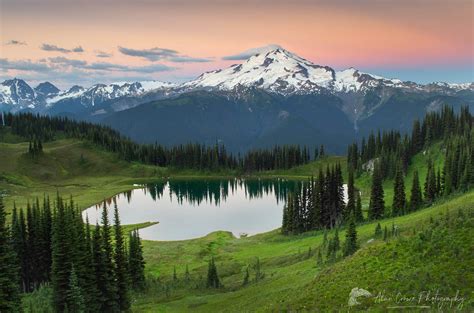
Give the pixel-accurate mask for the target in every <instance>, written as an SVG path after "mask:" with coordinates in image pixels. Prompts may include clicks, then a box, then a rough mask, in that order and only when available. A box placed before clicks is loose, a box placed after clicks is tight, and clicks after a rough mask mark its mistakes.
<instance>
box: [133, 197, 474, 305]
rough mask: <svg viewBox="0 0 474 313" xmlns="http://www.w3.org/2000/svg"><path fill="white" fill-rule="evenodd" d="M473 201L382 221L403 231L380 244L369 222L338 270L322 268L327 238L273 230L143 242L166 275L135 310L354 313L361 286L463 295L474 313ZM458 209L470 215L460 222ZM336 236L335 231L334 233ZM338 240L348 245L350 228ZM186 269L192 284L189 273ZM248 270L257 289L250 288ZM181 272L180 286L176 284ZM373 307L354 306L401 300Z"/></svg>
mask: <svg viewBox="0 0 474 313" xmlns="http://www.w3.org/2000/svg"><path fill="white" fill-rule="evenodd" d="M473 203H474V192H472V191H471V192H470V193H467V194H464V195H458V196H455V197H453V198H452V199H449V200H445V201H444V202H441V203H437V204H435V205H433V206H431V207H429V208H426V209H423V210H420V211H418V212H415V213H412V214H409V215H406V216H402V217H397V218H393V219H386V220H382V221H381V222H380V223H381V225H382V228H384V227H385V226H387V228H388V229H389V230H391V229H392V225H394V226H395V227H397V229H398V230H399V231H400V235H399V236H396V237H391V236H390V235H389V239H388V242H385V241H384V240H383V239H382V238H374V229H375V227H376V223H367V224H364V225H361V226H359V227H357V232H358V236H359V243H360V245H361V249H360V250H359V251H358V252H357V253H356V254H355V255H353V256H351V257H348V258H346V259H342V260H341V257H339V258H340V260H339V261H337V262H336V263H334V264H332V263H327V262H328V261H327V260H326V255H325V253H323V264H318V262H317V251H318V249H323V251H324V248H322V246H323V238H324V235H323V233H322V232H314V233H306V234H303V235H299V236H283V235H281V234H280V233H279V232H278V231H277V230H275V231H272V232H269V233H265V234H260V235H256V236H252V237H249V238H243V239H236V238H233V237H232V236H231V235H230V234H229V233H226V232H216V233H212V234H209V235H208V236H206V237H204V238H200V239H195V240H188V241H176V242H156V241H145V242H144V252H145V257H146V260H147V262H148V263H147V269H146V270H147V273H148V275H149V277H160V279H159V280H156V281H154V282H153V283H152V284H151V287H150V289H149V291H148V292H147V293H145V294H143V295H137V296H136V301H135V303H134V306H133V310H134V312H186V311H190V310H192V311H196V312H268V311H271V312H279V311H284V312H286V311H288V312H290V311H291V312H293V311H295V312H296V311H303V312H328V311H340V310H342V311H347V310H348V307H347V301H348V297H349V293H350V291H351V289H352V288H354V287H359V288H364V289H366V290H369V291H371V292H372V293H374V296H375V295H377V294H378V293H379V292H381V293H385V294H386V295H387V297H388V296H389V295H390V296H392V297H393V298H395V295H396V294H397V293H398V292H401V293H402V294H403V295H406V296H407V297H408V296H419V295H420V293H422V292H424V291H431V292H435V291H436V290H439V292H440V295H442V296H450V297H453V296H455V294H456V292H457V291H459V296H460V297H461V296H462V297H464V298H465V301H464V304H463V308H464V310H465V311H466V312H468V311H471V310H472V309H474V306H473V305H474V302H473V299H472V292H473V291H474V274H473V272H472V268H473V266H474V255H473V251H472V247H474V239H473V238H474V227H473V226H474V224H473V223H474V221H473V214H474V208H473V206H472V204H473ZM458 210H463V213H462V214H463V217H460V218H459V219H458V214H459V213H458ZM446 214H448V215H449V219H450V220H451V221H452V222H450V223H448V225H444V224H442V222H443V220H445V219H446ZM431 219H433V221H431ZM440 221H441V222H440ZM456 221H457V222H456ZM440 223H441V226H439V224H440ZM434 225H438V227H435V226H434ZM341 231H342V230H341ZM332 236H333V232H330V233H329V234H328V237H329V238H331V237H332ZM340 238H341V241H344V239H343V238H344V232H341V233H340ZM372 239H375V240H372ZM211 256H213V257H214V258H215V260H216V262H217V268H218V272H219V275H220V277H221V279H222V281H223V284H224V287H223V288H222V289H221V290H218V291H209V290H206V289H205V288H204V287H203V286H204V284H205V282H204V279H205V277H206V271H207V263H206V262H207V260H208V259H209V258H210V257H211ZM257 258H259V262H260V265H261V271H262V272H263V273H264V278H263V279H261V280H259V281H255V277H256V271H255V264H256V260H257ZM186 266H188V268H189V271H190V277H191V278H190V280H189V281H187V280H186V278H185V275H184V273H185V268H186ZM247 267H249V268H250V283H249V284H248V285H246V286H243V285H242V284H243V279H244V276H245V271H246V268H247ZM174 268H176V271H177V275H178V279H177V280H175V279H173V271H174ZM152 281H153V280H152ZM375 301H376V300H374V299H372V300H371V302H367V303H365V304H364V303H363V304H361V306H360V307H357V308H353V310H356V311H357V310H361V311H367V310H369V311H375V312H379V311H385V309H386V308H387V306H390V305H395V304H396V303H395V302H396V301H395V300H393V299H392V300H387V301H385V302H381V303H376V302H375ZM446 308H447V307H445V309H446ZM443 311H450V310H443Z"/></svg>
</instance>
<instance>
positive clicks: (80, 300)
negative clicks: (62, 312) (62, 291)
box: [66, 267, 86, 313]
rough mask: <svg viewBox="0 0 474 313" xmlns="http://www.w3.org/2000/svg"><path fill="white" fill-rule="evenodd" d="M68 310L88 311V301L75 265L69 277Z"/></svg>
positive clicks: (71, 311)
mask: <svg viewBox="0 0 474 313" xmlns="http://www.w3.org/2000/svg"><path fill="white" fill-rule="evenodd" d="M66 295H67V312H68V313H84V312H86V302H85V300H84V295H83V291H82V289H81V287H80V286H79V280H78V278H77V275H76V271H75V269H74V267H72V269H71V274H70V277H69V286H68V290H67V293H66Z"/></svg>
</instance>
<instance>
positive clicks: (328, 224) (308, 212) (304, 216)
mask: <svg viewBox="0 0 474 313" xmlns="http://www.w3.org/2000/svg"><path fill="white" fill-rule="evenodd" d="M360 209H361V208H360V199H359V201H358V205H357V206H354V209H353V212H349V211H347V207H346V205H345V203H344V188H343V177H342V171H341V166H340V164H337V165H334V166H332V167H329V166H328V167H327V168H326V173H324V172H323V170H322V169H320V170H319V175H318V177H317V178H311V179H310V180H309V181H308V182H307V183H305V184H303V185H302V186H301V187H298V188H296V189H295V191H294V192H290V193H288V197H287V201H286V204H285V207H284V209H283V223H282V232H283V233H284V234H298V233H302V232H305V231H309V230H317V229H324V228H332V227H334V226H336V225H337V224H338V223H339V222H341V221H342V219H344V218H346V217H349V216H350V215H351V213H354V214H356V212H355V211H356V210H360ZM357 215H359V214H358V213H357Z"/></svg>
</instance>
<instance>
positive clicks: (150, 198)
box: [83, 179, 299, 240]
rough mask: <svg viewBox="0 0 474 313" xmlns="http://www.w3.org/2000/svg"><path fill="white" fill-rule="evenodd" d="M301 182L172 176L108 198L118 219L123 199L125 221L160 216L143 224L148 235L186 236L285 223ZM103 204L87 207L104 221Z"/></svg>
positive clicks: (251, 230) (260, 229) (264, 228)
mask: <svg viewBox="0 0 474 313" xmlns="http://www.w3.org/2000/svg"><path fill="white" fill-rule="evenodd" d="M298 183H299V182H295V181H288V180H281V179H276V180H265V179H260V180H255V179H253V180H243V179H232V180H170V181H163V182H160V183H156V184H150V185H144V186H140V187H139V188H137V189H134V190H131V191H129V192H125V193H122V194H118V195H116V196H114V197H113V198H111V199H108V200H106V202H107V203H108V204H107V206H108V210H109V216H110V218H111V220H112V217H113V206H114V203H116V204H117V207H118V209H119V214H120V219H121V222H122V224H136V223H142V222H159V223H158V224H156V225H153V226H150V227H148V228H145V229H142V230H140V236H141V237H142V238H143V239H148V240H184V239H191V238H198V237H202V236H205V235H207V234H209V233H211V232H214V231H217V230H225V231H230V232H232V233H233V234H234V235H235V236H237V237H239V236H241V235H242V234H248V235H254V234H257V233H262V232H266V231H270V230H272V229H275V228H278V227H280V226H281V220H282V215H283V205H284V201H285V200H284V199H285V197H286V194H287V192H288V190H293V188H294V187H295V186H296V185H297V184H298ZM102 208H103V205H102V204H100V205H96V206H93V207H90V208H88V209H87V210H85V211H84V212H83V216H84V218H85V217H86V215H87V216H88V218H89V222H90V223H91V224H95V223H96V221H99V223H100V217H101V214H102Z"/></svg>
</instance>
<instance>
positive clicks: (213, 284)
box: [207, 257, 221, 288]
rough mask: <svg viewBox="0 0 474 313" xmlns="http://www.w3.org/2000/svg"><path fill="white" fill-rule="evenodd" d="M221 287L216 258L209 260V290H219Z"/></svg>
mask: <svg viewBox="0 0 474 313" xmlns="http://www.w3.org/2000/svg"><path fill="white" fill-rule="evenodd" d="M220 286H221V284H220V281H219V275H218V274H217V268H216V263H215V262H214V257H212V258H211V259H210V260H209V266H208V270H207V288H219V287H220Z"/></svg>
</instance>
